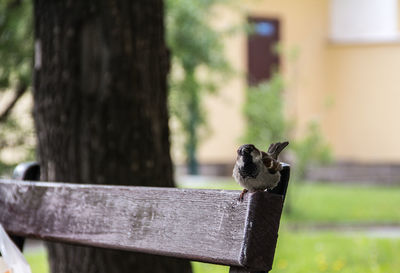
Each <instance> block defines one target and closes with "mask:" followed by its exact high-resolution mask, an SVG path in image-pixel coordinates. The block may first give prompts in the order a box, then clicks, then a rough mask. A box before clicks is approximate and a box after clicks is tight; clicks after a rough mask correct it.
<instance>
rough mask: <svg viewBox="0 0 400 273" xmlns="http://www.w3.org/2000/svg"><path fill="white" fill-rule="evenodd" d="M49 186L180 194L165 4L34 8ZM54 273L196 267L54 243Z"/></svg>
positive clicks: (38, 113) (51, 0)
mask: <svg viewBox="0 0 400 273" xmlns="http://www.w3.org/2000/svg"><path fill="white" fill-rule="evenodd" d="M34 4H35V7H34V12H35V71H34V102H35V105H34V118H35V126H36V131H37V135H38V157H39V162H40V165H41V179H42V180H48V181H68V182H76V183H94V184H117V185H123V184H129V185H143V186H168V187H170V186H173V178H172V164H171V159H170V154H169V131H168V114H167V105H166V101H167V85H166V75H167V72H168V66H169V60H168V50H167V48H166V46H165V40H164V21H163V13H164V9H163V5H162V0H154V1H147V0H135V1H131V0H116V1H113V0H85V1H79V0H66V1H58V0H47V1H46V0H35V2H34ZM48 250H49V257H50V268H51V272H57V273H67V272H71V273H72V272H74V273H76V272H86V273H90V272H96V273H102V272H104V273H105V272H107V273H108V272H118V273H124V272H191V268H190V264H189V262H188V261H184V260H178V259H171V258H165V257H157V256H151V255H145V254H133V253H128V252H123V251H115V250H104V249H99V248H88V247H80V246H71V245H64V244H53V243H52V244H50V243H49V244H48Z"/></svg>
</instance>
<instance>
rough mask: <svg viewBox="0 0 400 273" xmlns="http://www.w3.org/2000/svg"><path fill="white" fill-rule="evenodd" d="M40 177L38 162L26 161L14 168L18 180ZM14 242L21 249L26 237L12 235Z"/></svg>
mask: <svg viewBox="0 0 400 273" xmlns="http://www.w3.org/2000/svg"><path fill="white" fill-rule="evenodd" d="M39 178H40V167H39V164H37V163H36V162H26V163H21V164H18V166H17V167H16V168H15V169H14V173H13V179H16V180H35V181H37V180H39ZM10 238H11V240H12V241H13V242H14V244H15V245H16V246H17V247H18V248H19V250H21V251H22V250H23V249H24V244H25V238H24V237H21V236H15V235H11V236H10Z"/></svg>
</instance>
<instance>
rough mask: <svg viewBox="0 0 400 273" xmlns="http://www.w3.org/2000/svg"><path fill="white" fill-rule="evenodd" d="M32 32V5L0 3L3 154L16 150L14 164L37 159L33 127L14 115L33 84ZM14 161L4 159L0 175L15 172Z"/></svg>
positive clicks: (20, 0) (21, 0)
mask: <svg viewBox="0 0 400 273" xmlns="http://www.w3.org/2000/svg"><path fill="white" fill-rule="evenodd" d="M32 33H33V31H32V2H31V1H30V0H0V151H1V152H2V154H4V152H7V151H11V150H13V151H14V152H12V153H10V152H9V153H8V154H12V155H13V156H12V158H11V162H12V161H15V160H29V159H30V160H31V159H32V157H33V143H34V141H33V138H34V137H33V132H32V126H23V125H22V124H21V123H22V122H21V120H20V118H18V117H16V116H15V114H14V115H13V114H12V112H13V111H12V110H13V109H15V108H16V107H15V106H16V105H17V102H19V101H20V99H21V98H22V97H23V95H24V94H25V92H26V90H28V88H29V87H30V84H31V74H32V69H31V67H32V52H33V37H32ZM17 150H18V152H16V151H17ZM17 154H18V156H16V155H17ZM11 162H10V158H8V160H7V163H6V162H3V161H1V160H0V173H2V174H3V173H4V172H9V171H10V170H12V168H13V163H11Z"/></svg>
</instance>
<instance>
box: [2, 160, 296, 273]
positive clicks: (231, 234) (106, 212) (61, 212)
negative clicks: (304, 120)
mask: <svg viewBox="0 0 400 273" xmlns="http://www.w3.org/2000/svg"><path fill="white" fill-rule="evenodd" d="M289 173H290V167H289V166H288V165H285V166H284V169H283V171H282V177H281V181H280V183H279V184H278V186H277V187H276V188H275V189H273V190H272V191H270V192H256V193H251V194H246V195H245V198H244V201H243V202H239V201H238V197H239V193H240V192H239V191H226V190H197V189H176V188H156V187H133V186H106V185H82V184H68V183H51V182H35V181H37V180H39V166H38V165H37V164H35V163H24V164H21V165H19V166H18V167H17V168H16V170H15V172H14V180H4V179H2V180H0V222H1V223H2V224H3V226H4V228H5V229H6V230H7V232H8V233H9V234H10V235H12V236H13V239H14V240H15V242H16V243H17V244H18V245H19V247H20V248H21V249H22V246H23V238H25V237H30V238H37V239H42V240H48V241H56V242H64V243H71V244H79V245H85V246H94V247H102V248H112V249H122V250H128V251H134V252H143V253H150V254H157V255H164V256H171V257H178V258H184V259H189V260H195V261H200V262H206V263H214V264H222V265H228V266H231V269H230V272H252V271H269V270H270V269H271V267H272V262H273V258H274V253H275V247H276V242H277V237H278V229H279V222H280V217H281V213H282V208H283V203H284V199H285V194H286V189H287V186H288V181H289ZM22 180H25V181H22Z"/></svg>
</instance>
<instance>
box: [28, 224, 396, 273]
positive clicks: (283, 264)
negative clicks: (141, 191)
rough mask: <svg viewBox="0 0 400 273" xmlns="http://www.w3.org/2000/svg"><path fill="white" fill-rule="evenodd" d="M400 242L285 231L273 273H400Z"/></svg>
mask: <svg viewBox="0 0 400 273" xmlns="http://www.w3.org/2000/svg"><path fill="white" fill-rule="evenodd" d="M26 256H27V259H28V262H29V263H30V264H31V266H32V273H47V272H48V269H47V265H46V260H45V259H46V258H45V253H44V251H40V252H28V253H27V254H26ZM399 257H400V239H378V238H368V237H366V236H364V235H362V234H359V235H345V234H340V233H327V232H322V233H320V232H318V233H310V232H295V233H293V232H288V231H281V232H280V236H279V240H278V247H277V251H276V254H275V261H274V265H273V270H272V271H271V272H272V273H280V272H282V273H283V272H285V273H310V272H343V273H347V272H348V273H350V272H351V273H379V272H382V273H383V272H385V273H390V272H399V271H398V270H399V268H400V259H399ZM193 268H194V273H228V267H226V266H216V265H210V264H204V263H193Z"/></svg>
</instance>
